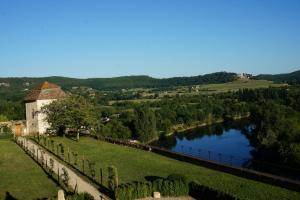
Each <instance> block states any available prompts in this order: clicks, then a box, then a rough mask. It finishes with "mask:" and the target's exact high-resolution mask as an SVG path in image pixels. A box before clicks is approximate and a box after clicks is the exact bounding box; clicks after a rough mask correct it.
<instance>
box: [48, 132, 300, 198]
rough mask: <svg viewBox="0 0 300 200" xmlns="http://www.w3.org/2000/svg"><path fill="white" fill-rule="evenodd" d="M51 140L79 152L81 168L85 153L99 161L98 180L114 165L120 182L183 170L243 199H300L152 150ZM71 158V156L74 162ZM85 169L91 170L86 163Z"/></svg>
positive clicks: (84, 140) (90, 141) (89, 141)
mask: <svg viewBox="0 0 300 200" xmlns="http://www.w3.org/2000/svg"><path fill="white" fill-rule="evenodd" d="M52 139H53V140H55V142H56V144H58V143H63V144H64V145H65V148H70V151H75V152H77V153H78V154H79V156H78V165H77V167H78V168H82V155H83V154H84V158H86V159H89V160H90V161H94V162H96V179H97V180H99V177H100V176H99V174H100V172H99V171H100V168H103V169H104V170H103V172H104V176H105V177H107V167H108V166H110V165H114V166H116V167H117V169H118V174H119V179H120V182H121V183H126V182H130V181H143V180H145V177H146V176H160V177H166V176H168V175H169V174H171V173H181V174H184V175H185V176H187V177H188V178H189V180H196V181H198V182H199V183H202V184H204V185H207V186H211V187H213V188H216V189H218V190H222V191H225V192H228V193H231V194H234V195H235V196H236V197H239V198H241V199H253V200H257V199H262V200H265V199H272V200H275V199H278V200H283V199H300V193H297V192H294V191H290V190H287V189H283V188H280V187H275V186H271V185H268V184H264V183H260V182H256V181H252V180H248V179H245V178H240V177H237V176H234V175H230V174H227V173H223V172H218V171H215V170H211V169H208V168H204V167H199V166H197V165H193V164H189V163H185V162H181V161H177V160H174V159H171V158H168V157H164V156H161V155H158V154H155V153H152V152H146V151H142V150H138V149H134V148H130V147H125V146H120V145H115V144H111V143H107V142H100V141H97V140H95V139H92V138H86V137H81V138H80V141H79V142H76V141H73V140H71V139H67V138H61V137H55V138H52ZM71 155H72V154H71ZM72 159H73V158H72V156H71V161H72ZM72 162H73V161H72ZM85 171H86V172H87V173H89V172H88V171H89V168H88V165H87V164H86V165H85Z"/></svg>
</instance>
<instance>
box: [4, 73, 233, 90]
mask: <svg viewBox="0 0 300 200" xmlns="http://www.w3.org/2000/svg"><path fill="white" fill-rule="evenodd" d="M236 79H237V76H236V74H235V73H227V72H216V73H212V74H206V75H199V76H192V77H174V78H163V79H158V78H152V77H149V76H122V77H115V78H88V79H77V78H67V77H58V76H52V77H42V78H27V77H22V78H21V77H20V78H0V91H2V92H3V91H5V90H6V91H7V92H8V91H11V90H19V91H20V90H25V91H26V90H27V89H30V88H32V87H33V86H34V85H37V84H38V83H41V82H43V81H46V80H47V81H49V82H52V83H55V84H58V85H60V86H61V87H62V88H63V89H67V90H68V89H70V88H72V87H75V86H85V87H91V88H93V89H98V90H108V89H109V90H111V89H123V88H137V87H147V88H150V87H171V86H187V85H197V84H210V83H226V82H230V81H234V80H236ZM1 84H2V85H1Z"/></svg>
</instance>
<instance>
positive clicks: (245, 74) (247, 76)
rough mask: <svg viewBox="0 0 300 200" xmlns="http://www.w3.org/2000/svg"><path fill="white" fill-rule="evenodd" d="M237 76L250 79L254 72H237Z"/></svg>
mask: <svg viewBox="0 0 300 200" xmlns="http://www.w3.org/2000/svg"><path fill="white" fill-rule="evenodd" d="M237 77H238V78H239V79H249V78H251V77H252V74H247V73H241V74H237Z"/></svg>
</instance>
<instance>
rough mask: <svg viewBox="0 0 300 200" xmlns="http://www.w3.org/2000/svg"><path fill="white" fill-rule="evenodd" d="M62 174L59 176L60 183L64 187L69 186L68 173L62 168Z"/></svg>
mask: <svg viewBox="0 0 300 200" xmlns="http://www.w3.org/2000/svg"><path fill="white" fill-rule="evenodd" d="M62 171H63V172H62V174H61V177H62V182H63V183H64V184H65V186H68V185H69V180H70V177H69V173H68V171H67V170H66V168H64V167H63V168H62Z"/></svg>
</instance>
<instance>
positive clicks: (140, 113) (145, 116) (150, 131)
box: [134, 106, 157, 142]
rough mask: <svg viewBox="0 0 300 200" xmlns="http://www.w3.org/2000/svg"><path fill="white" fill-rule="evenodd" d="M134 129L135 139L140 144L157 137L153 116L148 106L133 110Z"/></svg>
mask: <svg viewBox="0 0 300 200" xmlns="http://www.w3.org/2000/svg"><path fill="white" fill-rule="evenodd" d="M134 128H135V134H136V137H137V139H138V140H140V141H142V142H147V141H149V140H151V139H153V138H155V137H157V131H156V119H155V114H154V112H153V111H152V110H150V108H149V107H148V106H140V107H137V108H136V109H135V120H134Z"/></svg>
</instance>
